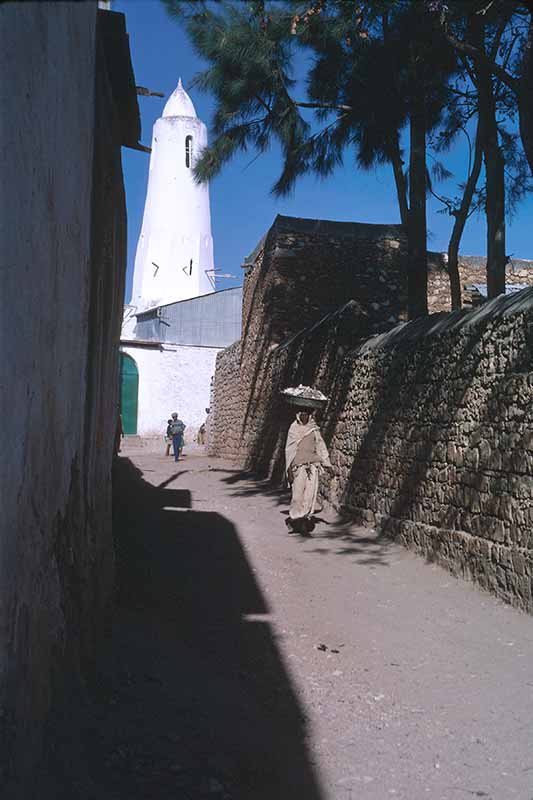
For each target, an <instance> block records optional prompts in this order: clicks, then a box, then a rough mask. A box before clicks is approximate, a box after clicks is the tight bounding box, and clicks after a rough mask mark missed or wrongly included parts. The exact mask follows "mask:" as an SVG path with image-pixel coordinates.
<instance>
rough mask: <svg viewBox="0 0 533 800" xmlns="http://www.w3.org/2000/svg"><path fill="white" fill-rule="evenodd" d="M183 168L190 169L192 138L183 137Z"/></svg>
mask: <svg viewBox="0 0 533 800" xmlns="http://www.w3.org/2000/svg"><path fill="white" fill-rule="evenodd" d="M185 166H186V167H188V168H189V169H190V168H191V167H192V136H186V137H185Z"/></svg>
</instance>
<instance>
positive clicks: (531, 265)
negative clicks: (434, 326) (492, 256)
mask: <svg viewBox="0 0 533 800" xmlns="http://www.w3.org/2000/svg"><path fill="white" fill-rule="evenodd" d="M428 256H429V274H428V307H429V311H430V314H434V313H436V312H439V311H450V310H451V299H450V276H449V274H448V272H447V267H446V261H447V257H446V253H429V254H428ZM459 276H460V285H461V295H462V304H463V306H466V305H468V303H469V302H470V296H469V294H468V292H466V291H465V287H467V286H472V285H475V284H481V285H486V283H487V259H486V258H482V257H481V256H463V255H460V256H459ZM506 282H507V285H508V286H511V285H512V286H516V285H519V286H522V287H526V286H533V261H526V260H524V259H512V260H511V261H510V262H509V264H508V265H507V269H506Z"/></svg>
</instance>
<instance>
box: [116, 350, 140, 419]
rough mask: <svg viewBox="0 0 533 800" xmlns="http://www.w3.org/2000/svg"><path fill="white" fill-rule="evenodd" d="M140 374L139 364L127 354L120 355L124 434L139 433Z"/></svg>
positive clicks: (121, 407) (121, 409)
mask: <svg viewBox="0 0 533 800" xmlns="http://www.w3.org/2000/svg"><path fill="white" fill-rule="evenodd" d="M138 393H139V372H138V370H137V364H136V363H135V361H134V360H133V358H131V357H130V356H128V355H126V353H121V354H120V413H121V414H122V427H123V429H124V433H137V396H138Z"/></svg>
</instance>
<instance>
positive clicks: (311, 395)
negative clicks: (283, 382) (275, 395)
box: [281, 384, 328, 411]
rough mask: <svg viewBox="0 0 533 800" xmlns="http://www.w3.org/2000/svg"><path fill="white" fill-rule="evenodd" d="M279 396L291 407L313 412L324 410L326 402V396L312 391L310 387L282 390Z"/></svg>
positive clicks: (316, 390) (317, 391)
mask: <svg viewBox="0 0 533 800" xmlns="http://www.w3.org/2000/svg"><path fill="white" fill-rule="evenodd" d="M281 394H282V395H283V397H284V398H285V400H286V401H287V402H288V403H289V404H290V405H291V406H298V408H308V409H310V410H313V411H318V410H319V409H321V408H324V407H325V405H326V403H327V402H328V398H327V397H326V395H325V394H322V392H320V391H319V390H318V389H313V387H312V386H302V384H300V385H299V386H296V387H288V388H287V389H283V391H282V393H281Z"/></svg>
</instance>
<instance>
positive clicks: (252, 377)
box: [214, 216, 406, 463]
mask: <svg viewBox="0 0 533 800" xmlns="http://www.w3.org/2000/svg"><path fill="white" fill-rule="evenodd" d="M405 247H406V246H405V239H404V237H403V234H402V230H401V227H400V226H399V225H367V224H360V223H344V222H328V221H324V220H309V219H300V218H294V217H281V216H278V217H277V218H276V220H275V221H274V224H273V225H272V227H271V228H270V230H269V231H268V233H267V235H266V236H265V237H264V239H263V240H262V241H261V242H260V243H259V245H258V247H257V248H256V250H255V251H254V253H252V255H251V256H250V257H249V258H248V260H247V264H246V268H247V274H246V277H245V282H244V290H243V328H242V329H243V335H242V347H241V363H240V385H241V391H240V403H241V405H240V409H239V414H238V418H237V419H236V421H235V423H234V426H233V427H234V429H235V430H236V431H238V433H236V434H235V441H238V442H239V443H240V457H241V458H242V459H244V461H245V462H246V463H248V460H249V459H251V461H254V459H255V455H256V454H257V453H258V452H259V451H262V450H263V449H264V442H262V441H261V437H262V432H261V430H260V429H258V428H257V424H256V420H257V419H258V418H260V416H261V413H262V412H261V409H262V408H263V406H264V404H265V398H266V397H268V396H270V393H271V391H272V385H273V384H272V376H271V375H270V369H271V363H270V353H271V351H272V350H273V349H274V348H275V347H276V346H277V345H278V344H280V343H282V342H286V341H288V340H290V338H291V337H292V336H294V335H295V334H296V333H297V332H298V331H300V330H302V329H304V328H307V327H312V326H313V325H316V324H318V323H320V321H321V320H323V319H324V318H325V317H327V316H328V315H330V314H332V313H334V312H335V311H336V309H339V307H343V306H344V305H345V304H346V303H347V302H348V301H350V300H353V301H354V302H355V304H356V306H357V314H356V316H357V333H358V335H359V336H360V337H361V338H362V337H364V336H367V335H369V334H370V333H373V332H376V331H378V330H383V328H384V327H387V326H388V327H391V326H392V325H394V324H395V323H396V322H397V321H398V319H400V318H401V317H402V315H403V314H404V313H405V285H404V278H403V276H404V273H405V258H406V249H405ZM218 397H219V400H218V404H217V408H218V410H219V411H220V410H221V408H222V403H223V402H225V401H224V400H223V399H222V398H223V395H222V394H220V395H218ZM228 414H229V412H228ZM214 424H215V428H217V423H216V422H215V423H214ZM220 441H221V439H220V437H219V439H218V442H219V443H220ZM252 454H254V455H252ZM250 463H251V462H250Z"/></svg>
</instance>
